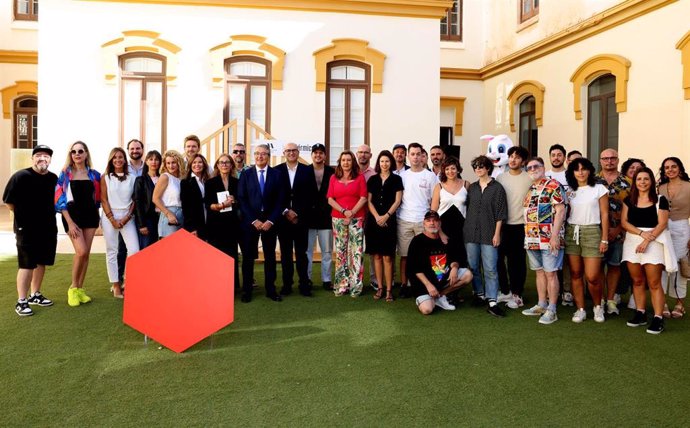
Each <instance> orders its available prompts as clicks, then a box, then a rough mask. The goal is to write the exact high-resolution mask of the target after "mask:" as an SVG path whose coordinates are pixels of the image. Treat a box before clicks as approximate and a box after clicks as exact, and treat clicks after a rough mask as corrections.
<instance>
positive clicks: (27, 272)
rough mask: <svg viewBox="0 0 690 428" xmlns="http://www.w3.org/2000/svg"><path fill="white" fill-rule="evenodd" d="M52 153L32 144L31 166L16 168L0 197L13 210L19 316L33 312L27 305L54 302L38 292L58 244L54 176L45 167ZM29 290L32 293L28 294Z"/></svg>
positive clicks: (16, 306) (55, 180)
mask: <svg viewBox="0 0 690 428" xmlns="http://www.w3.org/2000/svg"><path fill="white" fill-rule="evenodd" d="M52 156H53V150H51V149H50V147H48V146H40V145H39V146H36V147H34V149H33V151H32V154H31V162H32V164H33V165H32V166H31V168H26V169H22V170H20V171H17V172H16V173H15V174H14V175H13V176H12V177H11V178H10V181H9V182H8V183H7V187H5V193H4V195H3V197H2V200H3V202H5V203H6V204H7V206H8V207H9V209H10V211H12V212H13V213H14V233H15V236H16V239H17V262H18V265H19V271H18V272H17V294H18V300H17V304H16V305H15V308H14V310H15V312H16V313H17V315H19V316H20V317H26V316H31V315H33V314H34V312H33V310H32V309H31V307H30V306H29V305H38V306H50V305H52V304H53V302H52V301H51V300H50V299H48V298H46V297H45V296H43V295H42V294H41V284H42V283H43V276H44V275H45V271H46V266H52V265H53V263H54V262H55V250H56V247H57V225H56V223H55V206H54V205H53V197H54V196H55V185H56V184H57V176H56V175H55V174H53V173H52V172H50V171H48V166H49V165H50V160H51V158H52ZM29 290H31V295H28V294H29ZM27 295H28V296H27ZM27 297H28V298H27Z"/></svg>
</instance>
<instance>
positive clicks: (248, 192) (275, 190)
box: [237, 165, 285, 226]
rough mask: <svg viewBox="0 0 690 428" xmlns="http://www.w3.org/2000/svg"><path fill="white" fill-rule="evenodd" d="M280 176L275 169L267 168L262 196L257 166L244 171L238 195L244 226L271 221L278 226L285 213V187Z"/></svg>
mask: <svg viewBox="0 0 690 428" xmlns="http://www.w3.org/2000/svg"><path fill="white" fill-rule="evenodd" d="M280 175H281V174H280V172H278V170H276V169H275V168H271V167H270V166H267V167H266V182H265V184H264V194H263V195H262V194H261V188H260V187H259V177H258V174H257V171H256V166H254V165H252V166H251V167H249V168H247V169H244V170H243V171H242V175H240V183H239V186H238V189H237V195H238V197H239V200H240V206H241V207H242V224H243V225H245V226H247V225H251V224H252V223H253V222H254V221H255V220H261V221H266V220H270V221H271V223H273V224H274V225H275V226H277V225H278V221H279V220H280V218H281V216H282V213H283V206H284V204H283V198H284V196H285V195H284V193H285V187H284V183H283V182H282V181H281V178H280ZM262 207H263V210H262Z"/></svg>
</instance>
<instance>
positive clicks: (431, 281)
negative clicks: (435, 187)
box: [407, 211, 472, 315]
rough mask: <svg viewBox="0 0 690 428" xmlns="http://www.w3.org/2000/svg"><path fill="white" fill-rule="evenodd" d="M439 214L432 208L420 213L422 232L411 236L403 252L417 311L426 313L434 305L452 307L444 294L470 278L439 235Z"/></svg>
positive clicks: (470, 274) (430, 311)
mask: <svg viewBox="0 0 690 428" xmlns="http://www.w3.org/2000/svg"><path fill="white" fill-rule="evenodd" d="M440 230H441V218H440V217H439V215H438V213H437V212H436V211H427V212H426V214H424V232H423V233H420V234H419V235H417V236H415V237H414V238H412V242H410V248H409V250H408V253H407V257H408V258H407V277H408V278H409V281H410V284H411V285H412V292H413V293H414V295H415V296H416V297H417V300H416V303H417V308H418V309H419V312H421V313H422V314H424V315H429V314H430V313H432V312H433V311H434V307H436V306H438V307H440V308H441V309H445V310H447V311H454V310H455V306H453V305H451V304H450V303H449V302H448V299H447V298H446V296H447V295H448V294H449V293H452V292H454V291H456V290H459V289H460V288H461V287H463V286H465V285H467V284H469V283H470V282H471V281H472V272H471V271H470V270H469V269H467V261H466V260H465V261H463V260H460V258H461V257H462V256H461V255H460V254H454V252H453V251H452V250H451V249H452V247H449V246H448V245H446V244H444V243H443V241H442V240H441V237H440V235H439V231H440Z"/></svg>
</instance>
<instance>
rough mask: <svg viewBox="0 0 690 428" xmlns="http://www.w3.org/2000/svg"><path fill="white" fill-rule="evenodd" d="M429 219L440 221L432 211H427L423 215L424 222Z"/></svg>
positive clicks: (436, 213)
mask: <svg viewBox="0 0 690 428" xmlns="http://www.w3.org/2000/svg"><path fill="white" fill-rule="evenodd" d="M430 218H435V219H437V220H440V219H441V217H440V216H439V215H438V212H436V211H434V210H429V211H427V212H426V214H424V220H428V219H430Z"/></svg>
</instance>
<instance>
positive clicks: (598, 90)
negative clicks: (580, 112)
mask: <svg viewBox="0 0 690 428" xmlns="http://www.w3.org/2000/svg"><path fill="white" fill-rule="evenodd" d="M587 92H588V106H587V154H588V155H589V156H598V155H599V153H601V152H602V151H604V150H605V149H614V150H618V111H617V110H616V77H615V76H613V75H612V74H605V75H603V76H601V77H599V78H598V79H596V80H594V81H593V82H592V83H590V84H589V87H588V88H587Z"/></svg>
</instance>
